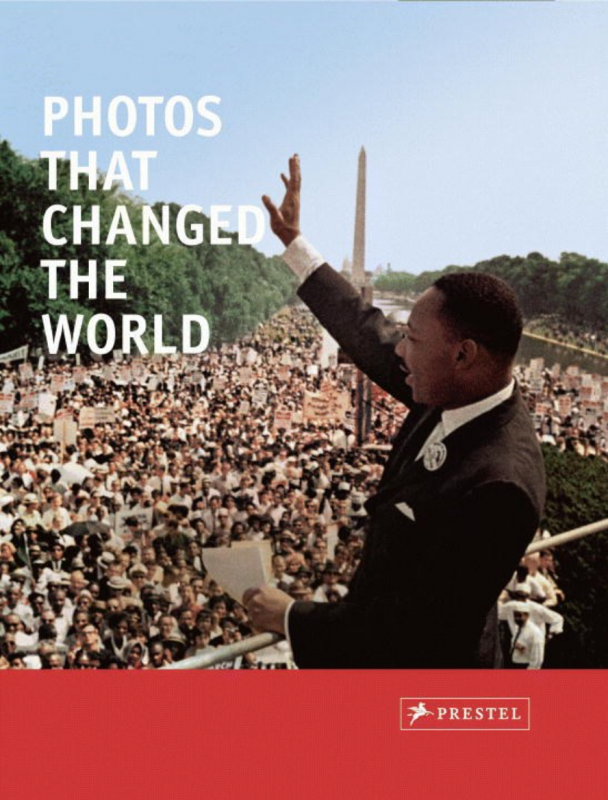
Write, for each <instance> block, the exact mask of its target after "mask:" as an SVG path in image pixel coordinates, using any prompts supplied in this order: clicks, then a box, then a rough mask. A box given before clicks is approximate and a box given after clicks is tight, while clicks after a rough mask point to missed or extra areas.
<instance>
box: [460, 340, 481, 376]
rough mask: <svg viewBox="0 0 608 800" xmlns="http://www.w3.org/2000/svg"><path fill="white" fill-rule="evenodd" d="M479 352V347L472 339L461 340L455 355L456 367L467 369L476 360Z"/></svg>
mask: <svg viewBox="0 0 608 800" xmlns="http://www.w3.org/2000/svg"><path fill="white" fill-rule="evenodd" d="M478 352H479V345H478V344H477V342H475V341H474V340H473V339H463V341H462V342H460V344H459V346H458V352H457V353H456V361H457V362H458V364H457V366H458V367H459V368H460V369H469V367H471V366H472V365H473V364H474V363H475V361H476V359H477V354H478Z"/></svg>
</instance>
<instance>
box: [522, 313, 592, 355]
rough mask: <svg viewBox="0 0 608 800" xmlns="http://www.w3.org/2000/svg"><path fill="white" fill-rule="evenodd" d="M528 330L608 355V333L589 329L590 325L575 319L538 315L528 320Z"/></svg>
mask: <svg viewBox="0 0 608 800" xmlns="http://www.w3.org/2000/svg"><path fill="white" fill-rule="evenodd" d="M526 330H527V331H530V332H531V333H537V334H538V335H539V336H545V337H546V338H548V339H555V341H558V342H563V343H564V344H569V345H573V346H574V347H582V348H584V349H585V350H592V351H593V352H595V353H599V354H600V355H608V334H607V333H606V331H605V330H603V331H602V330H600V331H589V329H588V326H585V325H584V324H583V323H576V322H574V321H573V320H564V319H562V318H556V317H552V316H544V317H538V318H537V319H534V320H530V321H528V322H526Z"/></svg>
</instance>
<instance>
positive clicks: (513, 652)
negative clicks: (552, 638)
mask: <svg viewBox="0 0 608 800" xmlns="http://www.w3.org/2000/svg"><path fill="white" fill-rule="evenodd" d="M509 605H510V608H509V613H508V615H507V616H504V617H503V618H505V619H507V622H508V623H509V628H510V630H511V647H510V650H509V658H510V663H508V664H507V666H509V667H511V669H540V668H541V667H542V665H543V658H544V652H545V637H544V634H543V632H542V631H541V630H540V628H538V627H537V626H536V625H535V624H534V623H533V622H532V621H531V619H530V610H531V605H532V604H531V603H529V602H527V601H522V600H518V601H515V602H513V603H510V604H509Z"/></svg>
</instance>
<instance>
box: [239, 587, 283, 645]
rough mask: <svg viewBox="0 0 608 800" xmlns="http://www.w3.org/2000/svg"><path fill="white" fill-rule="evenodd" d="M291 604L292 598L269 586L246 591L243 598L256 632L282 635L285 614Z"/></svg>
mask: <svg viewBox="0 0 608 800" xmlns="http://www.w3.org/2000/svg"><path fill="white" fill-rule="evenodd" d="M291 602H292V598H291V597H290V596H289V595H288V594H285V592H282V591H281V590H280V589H273V588H271V587H270V586H263V587H262V588H258V589H247V591H246V592H245V594H244V596H243V604H244V606H245V608H246V609H247V613H248V614H249V617H250V619H251V622H252V624H253V627H254V628H255V629H256V630H258V631H274V632H275V633H283V634H284V633H285V612H286V611H287V606H289V604H290V603H291Z"/></svg>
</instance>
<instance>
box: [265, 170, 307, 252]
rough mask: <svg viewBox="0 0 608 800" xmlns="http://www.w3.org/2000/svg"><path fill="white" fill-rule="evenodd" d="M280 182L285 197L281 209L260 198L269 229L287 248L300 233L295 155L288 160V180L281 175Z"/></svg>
mask: <svg viewBox="0 0 608 800" xmlns="http://www.w3.org/2000/svg"><path fill="white" fill-rule="evenodd" d="M281 180H282V181H283V183H284V184H285V197H284V198H283V202H282V203H281V207H280V208H277V207H276V206H275V205H274V203H273V202H272V200H271V199H270V197H268V195H266V194H265V195H264V196H263V197H262V202H263V203H264V205H265V206H266V208H267V210H268V213H269V214H270V227H271V229H272V232H273V233H274V234H276V236H278V237H279V239H280V240H281V241H282V242H283V244H284V245H285V247H288V246H289V245H290V244H291V243H292V242H293V240H294V239H295V238H296V236H298V235H299V233H300V186H301V183H302V179H301V177H300V158H299V156H297V155H294V156H292V157H291V158H290V159H289V178H286V177H285V175H284V174H283V173H281Z"/></svg>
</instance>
